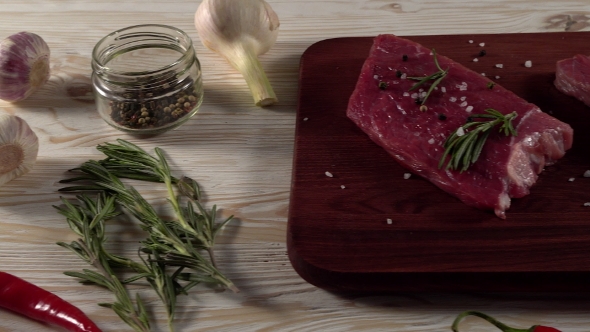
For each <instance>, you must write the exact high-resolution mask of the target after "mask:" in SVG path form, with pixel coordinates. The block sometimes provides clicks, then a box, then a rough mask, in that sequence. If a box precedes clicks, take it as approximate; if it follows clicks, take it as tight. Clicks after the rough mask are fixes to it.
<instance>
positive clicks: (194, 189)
mask: <svg viewBox="0 0 590 332" xmlns="http://www.w3.org/2000/svg"><path fill="white" fill-rule="evenodd" d="M97 149H98V150H99V151H101V152H103V153H104V154H105V155H106V156H107V157H106V158H105V159H103V160H100V161H94V160H89V161H87V162H85V163H83V164H82V165H81V166H79V167H77V168H75V169H73V170H72V172H73V173H76V174H77V176H76V177H73V178H69V179H65V180H62V181H60V182H61V183H76V185H72V186H69V187H64V188H61V189H60V191H61V192H86V191H98V192H102V193H103V195H105V197H112V199H113V200H114V201H115V202H116V203H117V205H118V206H120V207H122V208H123V210H124V211H127V212H128V213H129V214H131V215H132V216H134V217H135V218H136V219H137V220H138V221H139V222H140V226H141V228H142V229H143V230H144V231H146V233H147V237H146V238H145V239H144V240H143V241H141V242H140V248H139V250H140V252H141V253H142V254H143V255H147V257H146V258H144V257H142V256H141V255H140V258H141V260H142V263H134V262H130V261H125V262H123V263H122V264H121V262H117V263H118V264H119V265H125V264H126V266H128V267H131V268H132V269H133V270H134V271H135V272H137V273H138V275H137V276H136V277H134V278H133V279H134V280H137V279H141V278H145V279H146V280H147V281H148V282H149V283H150V285H151V286H152V288H154V290H155V291H156V292H157V294H158V296H159V297H160V298H161V300H162V301H163V302H164V304H165V305H166V309H167V311H168V320H169V325H170V329H171V330H172V320H173V318H174V310H175V304H176V296H177V295H179V294H186V292H187V291H188V289H190V288H191V287H193V286H195V285H196V284H198V283H200V282H205V283H210V284H214V285H218V286H222V287H224V288H229V289H231V290H233V291H234V292H237V291H238V289H237V287H235V285H234V284H233V283H232V282H231V281H230V280H229V279H227V278H226V277H225V276H224V275H223V274H222V273H221V272H220V271H219V270H218V269H217V267H216V263H215V258H214V253H213V245H214V244H215V238H216V236H217V234H218V233H219V231H220V230H221V229H222V228H223V226H225V225H226V224H227V223H228V222H229V221H231V220H232V218H233V216H230V217H229V218H227V219H225V220H223V221H221V222H217V209H216V207H215V206H213V208H212V209H211V210H209V211H207V210H206V209H205V208H204V207H203V205H202V204H201V203H200V201H199V199H200V188H199V186H198V184H197V182H196V181H194V180H192V179H190V178H188V177H180V178H177V177H174V176H172V174H171V171H170V168H169V166H168V163H167V161H166V159H165V157H164V154H163V151H162V150H161V149H159V148H156V149H155V154H156V156H155V157H154V156H152V155H150V154H149V153H147V152H146V151H144V150H142V149H141V148H139V147H138V146H136V145H134V144H132V143H130V142H127V141H124V140H118V144H111V143H108V144H104V145H99V146H98V147H97ZM122 178H128V179H135V180H140V181H149V182H158V183H164V185H165V187H166V189H167V192H168V202H169V203H170V205H171V206H172V208H173V210H174V213H175V218H174V220H167V219H164V218H162V217H161V216H159V215H158V213H157V212H156V210H155V209H154V207H153V206H151V205H150V204H149V203H148V202H147V201H146V200H145V199H144V198H143V197H142V195H141V194H140V193H139V192H138V191H137V190H136V189H135V188H134V187H132V186H127V185H125V184H124V183H123V181H122V180H121V179H122ZM176 192H178V193H179V195H177V194H176ZM181 198H186V205H184V206H183V205H182V204H181ZM202 251H204V252H206V253H207V254H206V255H207V256H208V258H207V257H205V256H204V255H203V254H202ZM108 261H112V262H116V260H114V259H110V258H109V259H108ZM170 271H173V272H170ZM180 281H183V282H184V285H181V284H180Z"/></svg>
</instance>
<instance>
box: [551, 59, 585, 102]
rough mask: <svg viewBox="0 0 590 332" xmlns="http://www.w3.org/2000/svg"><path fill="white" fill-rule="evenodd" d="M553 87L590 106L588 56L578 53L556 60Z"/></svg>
mask: <svg viewBox="0 0 590 332" xmlns="http://www.w3.org/2000/svg"><path fill="white" fill-rule="evenodd" d="M555 87H556V88H557V90H559V91H561V92H563V93H565V94H566V95H568V96H573V97H576V98H578V99H579V100H581V101H582V102H584V104H586V105H588V106H590V57H588V56H585V55H581V54H578V55H576V56H574V57H573V58H570V59H564V60H561V61H558V62H557V70H556V71H555Z"/></svg>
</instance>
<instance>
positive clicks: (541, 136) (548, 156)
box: [347, 35, 573, 218]
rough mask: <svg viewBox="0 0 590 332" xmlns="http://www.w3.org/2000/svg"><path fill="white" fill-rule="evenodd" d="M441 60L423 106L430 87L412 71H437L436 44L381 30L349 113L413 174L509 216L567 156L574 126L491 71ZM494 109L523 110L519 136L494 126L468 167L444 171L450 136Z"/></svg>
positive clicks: (518, 121)
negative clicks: (494, 79) (514, 202)
mask: <svg viewBox="0 0 590 332" xmlns="http://www.w3.org/2000/svg"><path fill="white" fill-rule="evenodd" d="M437 59H438V61H439V64H440V66H441V67H442V69H447V68H448V74H447V76H446V77H445V78H444V79H443V80H442V81H441V83H440V84H439V85H438V86H437V88H436V89H435V90H434V91H433V92H432V93H431V95H430V96H429V97H428V99H427V101H426V103H425V105H426V106H427V107H428V109H427V110H426V111H421V110H420V105H419V104H418V103H417V102H416V99H417V98H418V99H419V98H421V97H423V95H424V93H425V91H416V92H414V91H409V90H410V88H411V87H412V86H413V85H414V84H415V83H416V81H414V80H411V79H408V77H424V76H427V75H431V74H433V73H435V72H436V71H438V69H437V68H436V65H435V63H434V61H433V55H432V53H431V50H430V49H427V48H425V47H423V46H421V45H420V44H417V43H415V42H412V41H410V40H406V39H403V38H399V37H396V36H393V35H380V36H378V37H377V38H376V39H375V40H374V44H373V46H372V48H371V51H370V54H369V57H368V58H367V60H366V61H365V63H364V65H363V67H362V71H361V74H360V77H359V79H358V82H357V85H356V88H355V90H354V92H353V93H352V96H351V97H350V101H349V105H348V110H347V116H348V117H349V118H350V119H351V120H352V121H353V122H355V123H356V124H357V125H358V126H359V127H360V128H361V129H362V130H363V131H364V132H365V133H367V134H368V135H369V137H370V138H371V139H372V140H373V141H374V142H375V143H377V144H379V145H380V146H382V147H383V148H384V149H385V150H386V151H387V152H389V153H390V154H391V155H392V156H393V157H394V158H395V159H396V160H397V161H398V162H399V163H400V164H402V165H403V166H405V167H407V168H408V169H410V170H411V171H412V172H413V173H414V174H417V175H421V176H423V177H424V178H426V179H428V180H430V181H431V182H432V183H433V184H435V185H436V186H438V187H439V188H441V189H443V190H445V191H446V192H448V193H450V194H452V195H454V196H456V197H458V198H459V199H460V200H462V201H463V202H464V203H466V204H468V205H470V206H475V207H477V208H481V209H490V210H494V211H495V213H496V215H497V216H498V217H500V218H505V217H506V216H505V211H506V209H508V208H509V207H510V199H511V197H523V196H525V195H527V194H528V193H529V188H530V187H531V186H532V185H533V184H534V183H535V182H536V181H537V178H538V175H537V174H538V173H540V172H541V171H542V170H543V167H545V166H546V165H551V164H553V163H554V162H555V161H556V160H558V159H559V158H561V157H563V156H564V154H565V151H566V150H567V149H569V148H570V147H571V145H572V140H573V131H572V129H571V127H570V126H569V125H567V124H566V123H563V122H561V121H559V120H557V119H555V118H553V117H551V116H549V115H547V114H545V113H543V112H542V111H541V110H540V109H539V108H538V107H537V106H535V105H533V104H530V103H528V102H526V101H525V100H523V99H521V98H519V97H518V96H516V95H515V94H514V93H512V92H510V91H508V90H506V89H504V88H502V87H501V86H499V85H495V86H493V87H490V86H488V83H490V82H491V81H490V80H489V79H487V78H485V77H484V76H482V75H480V74H478V73H476V72H473V71H471V70H469V69H467V68H465V67H463V66H462V65H460V64H458V63H456V62H454V61H452V60H450V59H448V58H446V57H444V56H441V55H438V56H437ZM430 84H431V83H426V84H425V85H424V86H423V89H424V90H428V88H429V87H430ZM419 100H420V99H419ZM419 100H418V101H419ZM488 108H493V109H495V110H497V111H499V112H500V113H502V114H507V113H511V112H513V111H516V112H517V113H518V116H517V118H516V119H515V120H514V121H513V125H514V127H515V128H516V130H517V132H518V136H505V135H503V134H499V133H498V130H497V129H496V128H494V131H493V132H492V133H491V134H490V136H489V137H488V139H487V141H486V143H485V145H484V148H483V151H482V153H481V155H480V157H479V159H478V160H477V161H476V162H475V163H474V164H473V165H471V167H470V168H469V169H468V170H466V171H464V172H460V171H455V170H445V168H444V167H443V168H442V169H439V167H438V163H439V159H440V158H441V156H442V154H443V152H444V148H443V143H444V141H445V139H446V138H447V137H448V136H449V135H450V134H451V133H453V132H455V131H456V130H457V129H458V128H459V127H460V126H462V125H464V124H465V123H466V121H467V118H468V117H469V116H470V115H472V114H482V113H485V110H486V109H488Z"/></svg>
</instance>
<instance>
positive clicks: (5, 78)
mask: <svg viewBox="0 0 590 332" xmlns="http://www.w3.org/2000/svg"><path fill="white" fill-rule="evenodd" d="M49 53H50V51H49V46H47V43H45V41H44V40H43V38H41V37H40V36H38V35H36V34H34V33H31V32H26V31H23V32H19V33H16V34H14V35H12V36H9V37H8V38H6V39H4V40H3V41H2V42H1V43H0V99H3V100H6V101H10V102H15V101H19V100H23V99H25V98H27V97H28V96H29V95H31V94H32V93H33V92H35V91H36V90H37V89H38V88H39V87H41V86H42V85H43V84H45V83H46V82H47V80H48V79H49Z"/></svg>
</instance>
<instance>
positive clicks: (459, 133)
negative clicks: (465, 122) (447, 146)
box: [457, 127, 465, 137]
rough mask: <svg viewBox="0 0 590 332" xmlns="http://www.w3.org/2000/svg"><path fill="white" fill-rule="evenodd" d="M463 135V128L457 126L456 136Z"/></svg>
mask: <svg viewBox="0 0 590 332" xmlns="http://www.w3.org/2000/svg"><path fill="white" fill-rule="evenodd" d="M463 135H465V130H464V129H463V127H459V129H457V136H459V137H461V136H463Z"/></svg>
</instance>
